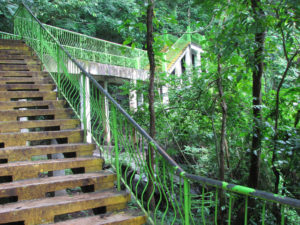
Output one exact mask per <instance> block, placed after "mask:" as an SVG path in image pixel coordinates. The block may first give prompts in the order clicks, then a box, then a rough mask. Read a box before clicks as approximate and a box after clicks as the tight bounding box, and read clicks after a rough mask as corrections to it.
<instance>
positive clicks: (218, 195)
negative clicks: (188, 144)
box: [14, 4, 300, 225]
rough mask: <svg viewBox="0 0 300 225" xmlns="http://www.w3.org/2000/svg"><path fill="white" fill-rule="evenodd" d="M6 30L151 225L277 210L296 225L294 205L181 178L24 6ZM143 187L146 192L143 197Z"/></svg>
mask: <svg viewBox="0 0 300 225" xmlns="http://www.w3.org/2000/svg"><path fill="white" fill-rule="evenodd" d="M14 26H15V27H14V31H15V34H16V35H17V36H21V37H22V39H24V40H25V42H26V43H27V44H28V45H29V46H30V47H31V48H32V49H33V50H34V51H35V53H36V54H37V55H38V57H39V58H40V60H41V61H42V63H43V66H44V67H45V69H46V70H47V71H48V72H49V73H50V75H51V76H52V78H53V80H54V81H55V83H56V85H57V88H58V91H59V92H60V93H61V94H62V95H63V96H64V98H65V99H66V100H67V102H68V103H69V105H70V107H72V108H73V110H74V112H75V113H76V115H77V116H78V118H79V119H80V120H81V122H82V128H83V130H84V132H85V136H86V141H87V142H91V141H92V140H91V139H93V141H94V142H96V143H97V145H98V146H99V148H100V152H101V156H102V157H103V158H105V160H106V162H107V163H109V164H111V165H112V166H113V168H114V169H115V171H116V174H117V188H118V189H121V188H122V185H124V186H126V187H127V189H128V190H130V191H131V194H132V196H133V197H134V198H135V199H136V201H137V203H138V204H139V205H140V206H141V208H142V209H143V210H144V211H145V212H146V213H147V215H148V216H149V221H150V222H151V223H153V224H186V225H189V224H195V225H198V224H218V223H219V219H220V218H221V219H222V220H223V221H224V222H225V223H226V224H233V222H234V221H238V220H240V219H242V221H243V222H242V223H240V224H255V223H256V224H272V223H271V222H272V221H273V218H274V216H273V215H274V211H273V210H274V208H276V207H277V208H279V209H280V210H279V214H280V216H281V224H285V223H286V224H295V225H296V224H300V217H299V209H300V201H299V200H297V199H291V198H287V197H283V196H279V195H273V194H271V193H267V192H263V191H258V190H254V189H250V188H248V187H244V186H239V185H233V184H228V183H226V182H221V181H217V180H213V179H209V178H205V177H200V176H195V175H192V174H188V173H186V172H185V171H184V170H183V169H182V168H181V167H180V166H179V165H178V164H177V163H176V162H175V161H174V160H173V159H172V158H171V157H170V156H169V155H168V154H167V153H166V151H165V150H164V149H162V148H161V147H160V145H159V144H158V143H157V142H156V141H155V140H153V139H152V138H151V137H150V136H149V135H148V134H147V132H146V131H145V130H144V129H143V128H141V127H140V126H139V125H138V124H137V123H136V122H135V121H134V120H133V119H132V118H131V117H130V116H129V115H128V114H127V112H126V111H125V110H124V109H123V108H122V107H121V106H120V105H119V104H118V103H117V102H116V101H115V100H114V99H113V98H112V97H111V96H110V95H109V93H108V92H107V91H106V90H105V89H104V88H103V87H102V86H101V85H100V84H99V83H98V82H97V81H96V80H95V79H94V78H93V76H91V75H90V74H89V73H87V72H86V71H85V70H84V69H83V67H82V66H81V64H80V63H78V62H77V61H76V60H75V59H74V58H75V57H74V56H72V55H71V54H70V53H69V52H68V51H67V49H66V48H65V47H64V46H62V44H61V43H60V41H61V40H60V39H59V38H58V39H57V37H55V36H53V34H52V33H51V32H50V31H49V30H48V27H45V26H44V25H43V24H42V23H40V22H39V21H38V20H37V18H36V17H35V16H34V15H33V14H32V12H31V11H30V9H29V8H28V7H27V6H26V5H24V4H22V5H20V7H19V9H18V11H17V12H16V14H15V17H14ZM65 38H67V37H66V36H65ZM183 39H184V38H183ZM184 40H185V39H184ZM73 41H74V39H73ZM79 41H80V40H79ZM183 42H184V43H185V41H183ZM149 146H152V147H153V148H154V149H155V157H154V158H155V162H154V164H155V167H154V171H153V170H152V169H151V167H150V166H148V163H147V160H146V155H147V151H148V148H149ZM151 183H153V184H154V189H153V191H152V192H150V193H149V188H148V187H149V185H150V184H151ZM153 198H154V199H155V207H154V208H152V206H153V205H152V204H151V199H153ZM221 202H222V205H220V203H221ZM254 210H255V211H254ZM297 210H298V211H297ZM220 215H221V216H220Z"/></svg>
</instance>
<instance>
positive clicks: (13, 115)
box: [0, 109, 73, 122]
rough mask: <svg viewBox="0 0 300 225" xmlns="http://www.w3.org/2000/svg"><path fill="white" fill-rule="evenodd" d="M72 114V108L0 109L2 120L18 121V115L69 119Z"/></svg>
mask: <svg viewBox="0 0 300 225" xmlns="http://www.w3.org/2000/svg"><path fill="white" fill-rule="evenodd" d="M72 114H73V110H72V109H28V110H7V111H0V118H1V121H2V122H7V121H18V118H19V117H32V116H35V117H36V116H54V119H69V118H70V117H71V116H72Z"/></svg>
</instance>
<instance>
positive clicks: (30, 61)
mask: <svg viewBox="0 0 300 225" xmlns="http://www.w3.org/2000/svg"><path fill="white" fill-rule="evenodd" d="M1 64H4V65H5V64H7V65H10V64H15V65H18V64H21V65H24V64H27V65H41V63H40V61H38V60H32V59H27V60H11V59H10V60H7V59H6V60H4V59H0V65H1Z"/></svg>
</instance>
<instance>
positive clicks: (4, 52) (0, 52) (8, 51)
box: [0, 49, 32, 56]
mask: <svg viewBox="0 0 300 225" xmlns="http://www.w3.org/2000/svg"><path fill="white" fill-rule="evenodd" d="M7 55H26V56H32V52H31V51H19V50H13V49H0V56H7Z"/></svg>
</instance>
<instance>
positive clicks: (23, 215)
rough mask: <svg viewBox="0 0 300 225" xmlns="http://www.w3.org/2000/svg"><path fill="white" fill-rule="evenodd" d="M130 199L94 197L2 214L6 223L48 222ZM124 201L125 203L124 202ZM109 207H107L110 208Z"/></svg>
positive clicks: (34, 224) (124, 197)
mask: <svg viewBox="0 0 300 225" xmlns="http://www.w3.org/2000/svg"><path fill="white" fill-rule="evenodd" d="M129 200H130V196H129V195H125V196H123V195H120V196H116V197H110V198H105V199H92V200H84V199H83V200H82V201H78V202H77V203H76V204H74V203H73V204H72V203H69V204H62V205H57V206H52V207H51V206H49V207H44V208H38V209H32V210H29V209H28V210H26V209H25V210H22V209H18V210H17V211H15V213H7V214H4V215H1V214H0V217H1V219H2V220H3V222H4V223H8V222H15V221H25V224H26V225H29V224H30V225H36V224H46V223H51V222H54V217H55V215H62V214H66V213H71V212H77V211H82V210H88V209H93V208H99V207H103V206H108V207H109V206H113V205H120V207H121V205H122V206H123V207H124V206H126V202H128V201H129ZM122 203H123V204H122ZM108 207H107V208H108Z"/></svg>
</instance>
